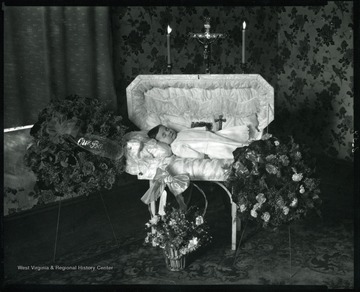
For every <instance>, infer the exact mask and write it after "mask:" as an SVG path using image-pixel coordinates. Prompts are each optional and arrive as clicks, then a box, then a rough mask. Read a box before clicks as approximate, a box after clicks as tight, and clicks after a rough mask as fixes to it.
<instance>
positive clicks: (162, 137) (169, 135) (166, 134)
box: [155, 125, 177, 145]
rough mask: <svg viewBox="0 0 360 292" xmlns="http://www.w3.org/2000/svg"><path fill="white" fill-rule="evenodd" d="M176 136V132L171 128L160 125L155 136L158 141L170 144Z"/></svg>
mask: <svg viewBox="0 0 360 292" xmlns="http://www.w3.org/2000/svg"><path fill="white" fill-rule="evenodd" d="M176 136H177V134H176V132H175V131H174V130H173V129H170V128H168V127H165V126H163V125H161V126H160V127H159V132H158V133H157V135H156V137H155V138H156V140H158V141H160V142H163V143H166V144H169V145H170V144H171V143H172V142H173V141H174V140H175V139H176Z"/></svg>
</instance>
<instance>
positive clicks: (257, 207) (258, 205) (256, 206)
mask: <svg viewBox="0 0 360 292" xmlns="http://www.w3.org/2000/svg"><path fill="white" fill-rule="evenodd" d="M260 207H261V204H259V203H256V204H255V205H254V207H253V210H254V211H256V210H257V209H260Z"/></svg>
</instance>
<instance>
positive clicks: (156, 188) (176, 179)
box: [141, 168, 190, 204]
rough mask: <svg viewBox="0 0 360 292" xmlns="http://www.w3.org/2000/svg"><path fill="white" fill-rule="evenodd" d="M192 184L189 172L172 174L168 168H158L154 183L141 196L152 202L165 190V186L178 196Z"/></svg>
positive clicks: (144, 200) (147, 202)
mask: <svg viewBox="0 0 360 292" xmlns="http://www.w3.org/2000/svg"><path fill="white" fill-rule="evenodd" d="M189 185H190V177H189V175H188V174H177V175H174V176H172V175H171V174H170V173H169V172H168V171H167V170H166V169H165V170H163V169H160V168H158V169H157V170H156V174H155V177H154V183H153V184H152V185H151V186H150V188H149V189H148V190H147V191H146V193H145V194H144V195H143V196H142V197H141V201H143V202H144V203H145V204H150V203H151V202H154V201H156V200H157V199H158V198H159V197H160V196H161V195H162V193H163V192H164V190H165V186H167V187H168V188H169V190H170V191H171V192H172V193H173V194H174V196H177V195H179V194H181V193H183V192H184V191H185V190H186V189H187V188H188V187H189Z"/></svg>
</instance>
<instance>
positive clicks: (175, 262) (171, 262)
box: [164, 247, 186, 272]
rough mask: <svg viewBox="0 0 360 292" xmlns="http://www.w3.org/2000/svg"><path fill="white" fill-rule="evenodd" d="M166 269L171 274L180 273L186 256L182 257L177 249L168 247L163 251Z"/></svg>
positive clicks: (184, 264) (183, 267)
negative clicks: (171, 272)
mask: <svg viewBox="0 0 360 292" xmlns="http://www.w3.org/2000/svg"><path fill="white" fill-rule="evenodd" d="M164 256H165V263H166V267H167V268H168V269H169V270H170V271H173V272H176V271H181V270H183V269H185V266H186V255H183V254H181V253H180V251H178V250H177V249H175V248H173V247H169V248H167V249H164Z"/></svg>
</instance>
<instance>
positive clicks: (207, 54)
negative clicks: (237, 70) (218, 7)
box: [188, 17, 227, 74]
mask: <svg viewBox="0 0 360 292" xmlns="http://www.w3.org/2000/svg"><path fill="white" fill-rule="evenodd" d="M204 22H205V23H204V28H205V33H193V32H189V35H188V36H189V38H194V39H196V40H197V41H198V42H199V43H200V44H202V45H203V46H204V53H203V57H204V62H205V64H206V69H205V73H206V74H210V66H211V44H213V43H214V42H216V41H217V40H219V39H224V38H226V37H227V34H226V33H210V27H211V26H210V17H204Z"/></svg>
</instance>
